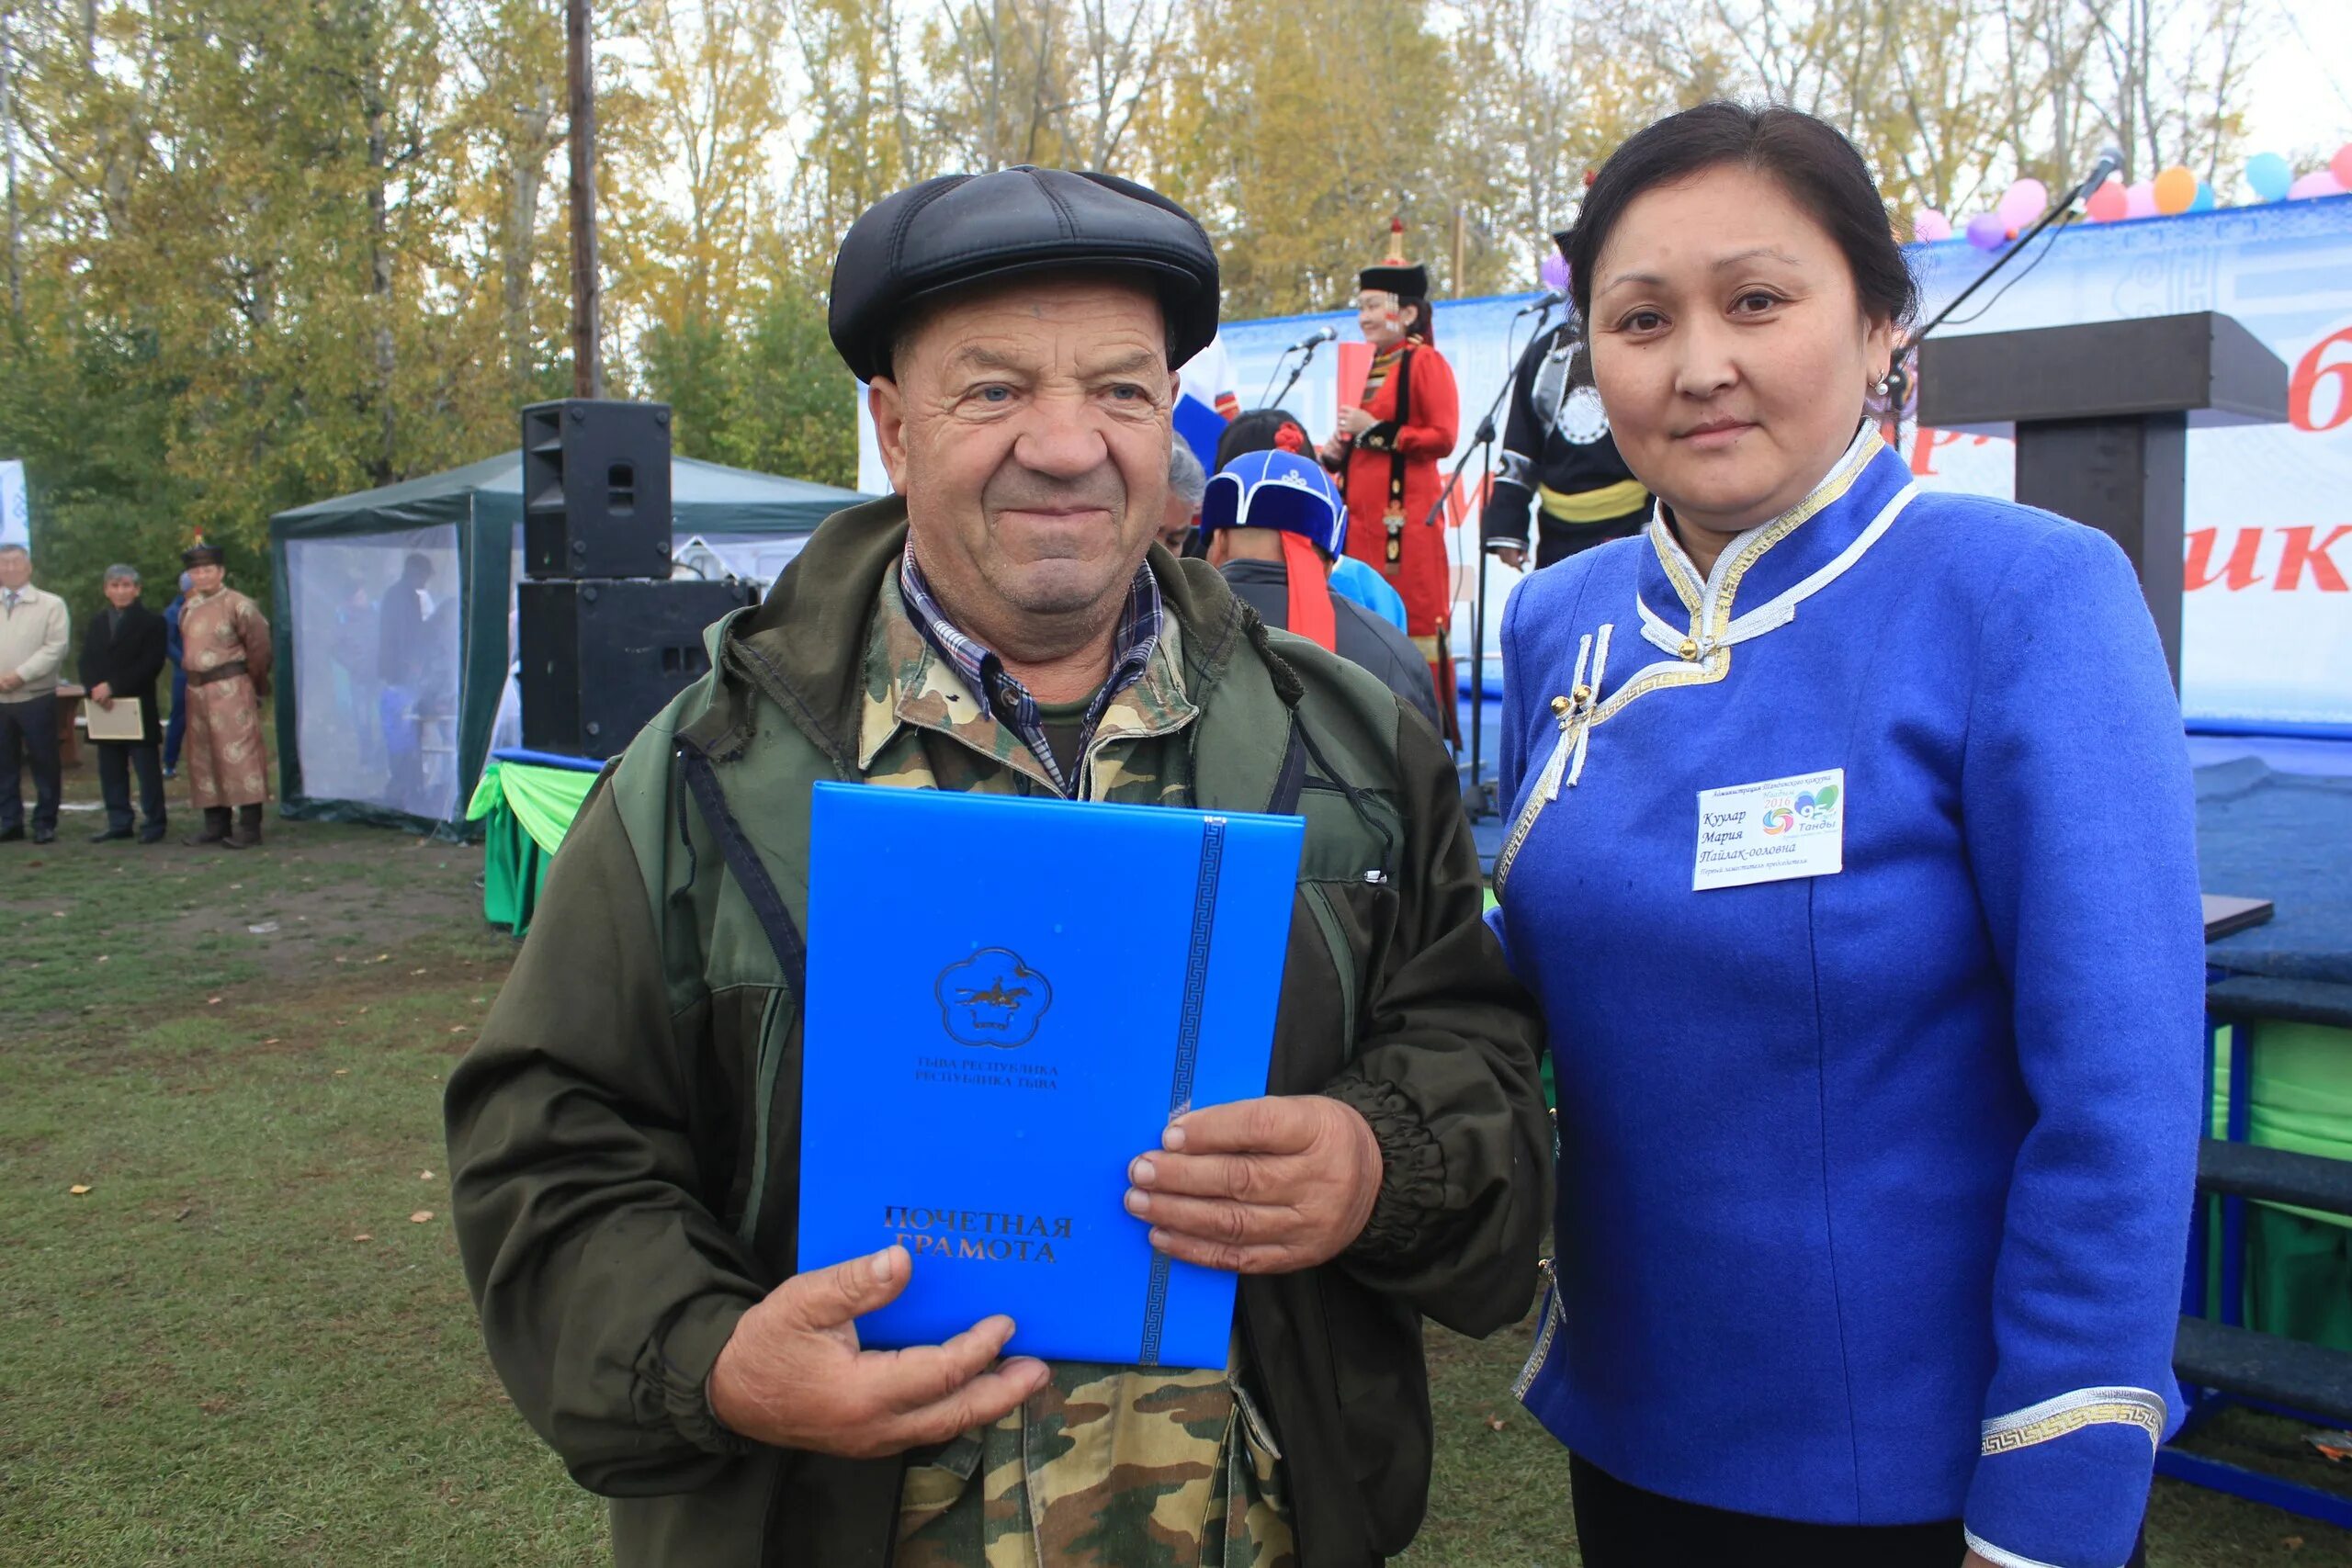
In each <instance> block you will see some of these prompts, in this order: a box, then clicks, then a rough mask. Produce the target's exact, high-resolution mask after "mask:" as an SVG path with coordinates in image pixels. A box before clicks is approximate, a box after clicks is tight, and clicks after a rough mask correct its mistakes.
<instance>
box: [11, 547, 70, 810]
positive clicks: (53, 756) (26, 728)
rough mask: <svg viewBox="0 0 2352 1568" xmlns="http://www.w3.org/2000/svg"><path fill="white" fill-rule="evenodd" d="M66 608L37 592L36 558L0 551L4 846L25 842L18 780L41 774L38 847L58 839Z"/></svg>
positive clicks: (36, 796)
mask: <svg viewBox="0 0 2352 1568" xmlns="http://www.w3.org/2000/svg"><path fill="white" fill-rule="evenodd" d="M73 635H74V634H73V619H72V617H71V616H70V615H68V614H67V613H66V609H65V601H64V600H62V599H60V598H59V597H58V596H57V595H56V594H54V593H51V592H46V591H44V590H42V589H39V588H35V587H34V586H33V558H32V554H31V552H30V551H28V550H27V549H26V548H25V547H24V546H22V545H0V843H11V842H14V841H16V840H19V839H22V838H23V837H24V836H25V798H24V796H23V795H20V794H18V793H17V780H18V779H19V778H20V777H21V776H22V773H23V769H24V765H25V763H26V762H27V761H30V762H31V763H32V770H33V835H32V836H33V842H34V843H36V844H46V843H50V842H52V841H53V840H55V839H56V838H57V797H58V795H59V794H60V793H61V791H62V787H63V783H64V780H63V776H62V770H61V763H60V759H59V757H58V754H57V671H58V667H59V666H60V665H62V664H63V663H64V662H65V646H66V643H67V642H68V641H69V640H70V639H71V638H72V637H73Z"/></svg>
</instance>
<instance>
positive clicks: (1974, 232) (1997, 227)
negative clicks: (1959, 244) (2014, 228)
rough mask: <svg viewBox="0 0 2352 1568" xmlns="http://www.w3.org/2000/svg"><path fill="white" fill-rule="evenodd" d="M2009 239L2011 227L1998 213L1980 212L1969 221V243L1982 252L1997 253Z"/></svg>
mask: <svg viewBox="0 0 2352 1568" xmlns="http://www.w3.org/2000/svg"><path fill="white" fill-rule="evenodd" d="M2008 237H2009V226H2008V225H2007V224H2006V223H2004V222H2002V221H2001V215H2000V214H1999V213H1997V212H1980V213H1978V214H1977V215H1976V216H1975V217H1973V218H1972V219H1970V220H1968V243H1970V244H1972V245H1974V246H1975V247H1976V248H1977V249H1978V250H1980V251H1997V250H1999V249H2000V248H2001V242H2002V241H2004V240H2006V239H2007V238H2008Z"/></svg>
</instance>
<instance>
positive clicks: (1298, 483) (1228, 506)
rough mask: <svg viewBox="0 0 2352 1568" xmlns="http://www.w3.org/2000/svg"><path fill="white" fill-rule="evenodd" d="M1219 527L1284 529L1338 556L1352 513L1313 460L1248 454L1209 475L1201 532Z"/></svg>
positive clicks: (1279, 454)
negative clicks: (1350, 513)
mask: <svg viewBox="0 0 2352 1568" xmlns="http://www.w3.org/2000/svg"><path fill="white" fill-rule="evenodd" d="M1219 528H1279V529H1281V530H1282V531H1283V532H1284V533H1286V534H1297V535H1300V536H1303V537H1305V538H1306V541H1307V542H1308V543H1309V544H1311V545H1313V546H1314V547H1316V548H1317V549H1319V550H1321V551H1322V552H1323V553H1324V554H1326V555H1329V556H1332V557H1334V558H1336V557H1337V556H1338V555H1339V554H1340V550H1341V548H1342V547H1344V546H1345V545H1346V544H1347V542H1348V509H1347V506H1346V504H1345V503H1344V502H1341V501H1340V491H1339V488H1338V487H1337V486H1335V485H1334V484H1332V482H1331V476H1330V475H1329V474H1327V473H1325V472H1324V471H1323V465H1322V464H1320V463H1317V461H1315V459H1314V458H1312V457H1300V456H1299V455H1298V454H1297V453H1295V452H1284V451H1282V450H1280V449H1279V448H1276V449H1272V450H1269V451H1263V452H1244V453H1242V454H1241V455H1240V456H1239V457H1236V458H1234V459H1233V461H1231V462H1230V463H1227V465H1226V466H1225V467H1224V468H1219V469H1218V470H1217V471H1216V473H1214V474H1212V475H1210V476H1209V488H1208V492H1207V493H1206V494H1205V495H1204V496H1202V497H1201V532H1202V533H1204V534H1214V533H1216V531H1217V530H1218V529H1219Z"/></svg>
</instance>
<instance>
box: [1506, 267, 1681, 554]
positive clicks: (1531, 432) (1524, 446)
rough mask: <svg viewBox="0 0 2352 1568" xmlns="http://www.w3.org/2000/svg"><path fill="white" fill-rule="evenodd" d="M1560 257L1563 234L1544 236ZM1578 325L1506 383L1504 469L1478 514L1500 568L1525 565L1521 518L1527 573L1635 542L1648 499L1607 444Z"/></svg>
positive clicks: (1526, 360)
mask: <svg viewBox="0 0 2352 1568" xmlns="http://www.w3.org/2000/svg"><path fill="white" fill-rule="evenodd" d="M1552 241H1553V243H1555V244H1556V245H1558V246H1560V247H1561V249H1562V251H1563V253H1564V254H1565V252H1566V247H1567V243H1568V235H1567V231H1566V230H1562V231H1560V232H1559V233H1557V234H1555V235H1553V236H1552ZM1586 339H1587V333H1586V332H1585V325H1584V318H1583V317H1582V316H1579V315H1577V312H1576V308H1575V307H1574V306H1570V307H1568V310H1567V319H1566V321H1562V322H1561V323H1560V324H1559V325H1558V326H1555V327H1554V328H1553V329H1552V330H1551V331H1549V332H1546V333H1540V334H1538V335H1537V337H1536V339H1535V341H1534V342H1533V343H1531V344H1528V345H1527V352H1526V353H1524V354H1522V355H1520V356H1519V368H1518V369H1517V370H1516V371H1515V372H1513V373H1512V377H1511V392H1510V415H1509V416H1508V418H1507V420H1506V422H1505V423H1504V426H1503V456H1502V462H1501V463H1500V464H1499V465H1498V467H1497V468H1496V469H1495V485H1494V491H1493V493H1492V495H1491V496H1490V497H1489V498H1488V500H1487V506H1486V512H1485V513H1484V519H1483V526H1482V528H1481V530H1480V531H1481V532H1482V533H1483V534H1484V535H1485V536H1486V547H1487V549H1488V550H1489V551H1490V552H1492V553H1493V554H1494V556H1495V557H1496V558H1497V559H1498V560H1500V561H1501V562H1502V563H1503V564H1504V565H1505V566H1507V567H1510V568H1511V569H1512V570H1519V569H1520V568H1521V567H1523V566H1524V565H1525V564H1526V563H1527V556H1528V522H1529V516H1528V514H1529V513H1530V512H1531V511H1532V512H1533V513H1535V518H1534V522H1535V552H1534V553H1535V564H1536V566H1537V567H1538V568H1542V567H1547V566H1550V565H1551V564H1552V563H1553V562H1554V561H1555V560H1559V559H1561V558H1563V557H1566V556H1571V555H1574V554H1576V552H1577V551H1578V550H1589V549H1590V548H1591V547H1593V546H1595V545H1604V544H1607V543H1608V542H1609V541H1610V540H1611V539H1622V538H1624V537H1625V536H1627V535H1629V534H1637V533H1639V532H1641V529H1642V525H1644V524H1645V523H1647V522H1648V521H1649V515H1650V492H1649V491H1648V490H1647V489H1645V487H1644V486H1643V484H1642V481H1641V480H1639V479H1635V478H1634V473H1633V470H1632V469H1630V468H1627V467H1625V459H1624V458H1623V457H1622V456H1620V455H1619V453H1618V451H1617V443H1616V442H1615V440H1613V439H1612V438H1611V436H1610V434H1609V411H1608V410H1607V409H1606V408H1603V407H1602V406H1601V402H1600V392H1599V391H1598V390H1596V389H1594V387H1593V384H1592V354H1591V351H1590V350H1589V348H1588V347H1587V344H1586Z"/></svg>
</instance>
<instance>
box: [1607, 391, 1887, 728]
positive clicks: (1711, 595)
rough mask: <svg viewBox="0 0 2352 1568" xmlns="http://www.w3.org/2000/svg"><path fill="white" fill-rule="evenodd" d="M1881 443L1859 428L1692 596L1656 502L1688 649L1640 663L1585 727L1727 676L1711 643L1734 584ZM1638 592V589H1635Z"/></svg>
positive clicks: (1662, 506) (1846, 482) (1855, 473)
mask: <svg viewBox="0 0 2352 1568" xmlns="http://www.w3.org/2000/svg"><path fill="white" fill-rule="evenodd" d="M1885 445H1886V443H1884V442H1883V441H1882V440H1880V439H1879V435H1878V431H1877V429H1876V427H1874V426H1871V425H1864V426H1863V427H1862V428H1861V430H1860V431H1859V432H1857V433H1856V434H1855V436H1854V439H1853V441H1852V442H1851V443H1850V444H1849V446H1847V448H1846V454H1845V456H1844V457H1840V458H1838V463H1837V466H1836V467H1834V468H1831V469H1830V470H1829V472H1828V473H1827V474H1826V475H1825V476H1824V477H1823V479H1822V481H1821V482H1820V483H1819V484H1817V485H1815V486H1814V487H1813V489H1812V490H1811V491H1808V492H1807V493H1806V495H1805V497H1804V500H1802V501H1800V502H1797V503H1796V504H1795V505H1794V506H1792V507H1790V508H1789V509H1788V510H1787V511H1786V512H1783V513H1781V514H1780V515H1779V516H1778V517H1775V518H1774V519H1772V521H1770V523H1767V524H1764V525H1762V526H1760V527H1757V528H1751V529H1749V530H1748V531H1747V533H1745V534H1743V535H1741V536H1739V538H1738V540H1737V541H1736V542H1735V543H1734V544H1733V545H1732V547H1731V551H1732V555H1731V559H1730V561H1729V562H1728V563H1725V562H1724V561H1723V560H1720V559H1719V560H1717V561H1716V563H1715V570H1714V571H1713V572H1711V573H1709V574H1708V575H1709V579H1710V581H1709V582H1708V583H1707V584H1705V585H1702V587H1701V588H1700V589H1699V590H1698V591H1697V592H1693V590H1692V588H1691V579H1692V577H1693V576H1694V575H1695V573H1694V572H1693V570H1692V568H1691V561H1690V559H1689V558H1688V557H1686V556H1685V555H1684V554H1683V553H1682V547H1680V546H1679V544H1677V543H1676V542H1675V538H1674V535H1673V532H1672V530H1670V529H1668V527H1667V525H1666V503H1665V502H1658V506H1657V512H1656V513H1654V514H1653V515H1652V516H1651V518H1650V527H1649V534H1650V547H1651V548H1653V549H1655V550H1656V551H1657V558H1658V564H1659V566H1660V567H1662V568H1664V569H1665V571H1666V577H1667V581H1669V582H1671V583H1672V584H1673V585H1674V591H1675V592H1676V594H1678V595H1679V597H1680V598H1681V600H1682V607H1683V609H1684V610H1686V611H1688V612H1689V613H1690V615H1691V633H1690V636H1689V637H1688V638H1686V639H1685V641H1684V643H1683V646H1684V648H1686V649H1689V650H1690V652H1689V654H1688V655H1686V656H1685V658H1683V659H1681V660H1663V661H1661V662H1659V663H1657V664H1650V665H1645V667H1643V668H1642V669H1640V670H1637V671H1634V678H1633V679H1632V680H1630V681H1628V682H1625V684H1624V685H1623V686H1621V687H1619V688H1618V690H1617V691H1616V692H1615V693H1614V694H1612V695H1611V696H1610V697H1609V698H1608V699H1607V700H1606V701H1604V702H1603V703H1602V704H1601V705H1600V707H1599V708H1597V709H1595V710H1594V712H1593V716H1592V725H1591V728H1599V727H1600V725H1601V724H1603V723H1604V722H1606V721H1607V720H1608V719H1610V718H1611V717H1612V716H1615V715H1616V714H1617V713H1618V711H1619V710H1621V709H1622V708H1623V707H1624V706H1625V705H1627V704H1628V703H1631V702H1632V701H1633V700H1634V698H1636V697H1640V696H1645V695H1647V694H1650V693H1652V692H1662V691H1667V690H1669V689H1671V688H1673V687H1677V686H1705V685H1713V683H1714V682H1717V681H1720V680H1722V679H1723V678H1724V676H1726V675H1728V674H1730V673H1731V649H1730V648H1729V647H1728V646H1720V647H1719V646H1714V645H1713V644H1711V643H1710V642H1709V640H1708V639H1709V638H1710V637H1721V636H1722V635H1723V634H1724V632H1725V631H1727V630H1729V629H1730V626H1731V622H1732V613H1731V611H1732V605H1733V604H1734V603H1735V602H1736V600H1737V598H1738V596H1739V584H1740V581H1741V580H1742V579H1744V578H1746V577H1747V573H1748V571H1749V570H1750V569H1751V568H1753V567H1754V566H1755V565H1756V563H1757V562H1758V560H1760V559H1762V558H1763V557H1764V554H1765V552H1766V551H1768V550H1770V548H1771V547H1773V546H1775V545H1777V544H1779V543H1780V542H1781V540H1783V539H1785V538H1787V537H1788V536H1790V535H1792V534H1793V533H1795V532H1796V531H1797V529H1798V528H1800V527H1802V526H1803V525H1804V524H1805V523H1807V522H1809V521H1810V520H1811V519H1813V518H1814V517H1815V516H1816V515H1818V514H1819V513H1821V512H1822V511H1823V510H1824V509H1825V508H1826V507H1828V506H1830V505H1831V504H1833V503H1834V502H1838V501H1840V500H1843V499H1844V498H1845V495H1846V492H1847V491H1849V490H1852V489H1853V488H1854V481H1855V480H1856V479H1860V478H1861V476H1862V470H1863V469H1864V468H1868V467H1870V464H1871V459H1872V458H1873V457H1877V456H1878V454H1879V452H1880V451H1881V449H1883V447H1884V446H1885ZM1640 592H1641V588H1640V586H1639V584H1638V583H1637V584H1636V585H1635V587H1634V593H1635V594H1636V596H1638V595H1639V594H1640ZM1711 610H1712V611H1713V622H1714V625H1713V628H1712V629H1710V627H1709V626H1708V624H1707V623H1708V619H1709V615H1708V612H1709V611H1711Z"/></svg>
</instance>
